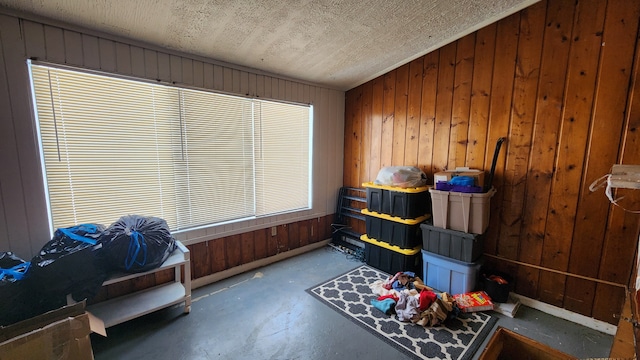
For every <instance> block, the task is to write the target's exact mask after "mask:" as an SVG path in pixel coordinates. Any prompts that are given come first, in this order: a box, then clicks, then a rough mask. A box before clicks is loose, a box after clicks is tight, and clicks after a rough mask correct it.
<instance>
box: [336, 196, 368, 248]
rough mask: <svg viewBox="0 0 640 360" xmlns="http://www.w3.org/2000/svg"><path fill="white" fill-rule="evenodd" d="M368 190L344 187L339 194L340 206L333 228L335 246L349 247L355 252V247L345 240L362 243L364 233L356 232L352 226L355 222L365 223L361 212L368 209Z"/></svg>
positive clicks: (338, 205)
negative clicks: (354, 220) (361, 237)
mask: <svg viewBox="0 0 640 360" xmlns="http://www.w3.org/2000/svg"><path fill="white" fill-rule="evenodd" d="M366 204H367V190H366V189H361V188H354V187H346V186H343V187H341V188H340V191H339V192H338V204H337V207H336V213H335V218H334V221H333V223H332V224H331V228H332V231H333V237H332V241H333V243H334V244H337V245H342V246H346V247H349V248H351V249H353V250H355V249H354V247H355V245H353V244H352V243H350V242H349V241H345V239H353V240H356V241H358V242H360V236H361V235H362V233H360V232H358V231H356V230H355V229H353V227H352V226H351V223H352V221H353V220H349V219H356V220H361V221H365V217H364V215H362V213H360V210H362V209H363V208H365V207H366Z"/></svg>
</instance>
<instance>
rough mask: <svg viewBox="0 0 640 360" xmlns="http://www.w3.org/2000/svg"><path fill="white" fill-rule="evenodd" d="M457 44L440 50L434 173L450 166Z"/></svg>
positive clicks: (434, 137)
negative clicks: (450, 136)
mask: <svg viewBox="0 0 640 360" xmlns="http://www.w3.org/2000/svg"><path fill="white" fill-rule="evenodd" d="M456 47H457V42H453V43H451V44H449V45H445V46H443V47H442V48H441V49H440V61H439V66H438V90H437V94H436V118H435V129H434V134H433V172H434V173H435V172H438V171H442V170H447V166H448V165H449V140H450V138H449V135H450V133H451V107H452V106H453V80H454V76H455V63H456Z"/></svg>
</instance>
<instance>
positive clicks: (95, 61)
mask: <svg viewBox="0 0 640 360" xmlns="http://www.w3.org/2000/svg"><path fill="white" fill-rule="evenodd" d="M47 57H48V56H47ZM82 57H83V63H84V66H85V67H87V68H89V69H100V46H99V45H98V38H97V37H95V36H91V35H87V34H82Z"/></svg>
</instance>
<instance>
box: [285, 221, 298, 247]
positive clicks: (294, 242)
mask: <svg viewBox="0 0 640 360" xmlns="http://www.w3.org/2000/svg"><path fill="white" fill-rule="evenodd" d="M299 236H300V226H299V225H298V223H297V222H293V223H291V224H288V225H287V244H288V250H293V249H297V248H299V247H300V238H299Z"/></svg>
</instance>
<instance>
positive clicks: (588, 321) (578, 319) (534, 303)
mask: <svg viewBox="0 0 640 360" xmlns="http://www.w3.org/2000/svg"><path fill="white" fill-rule="evenodd" d="M511 295H513V296H514V297H517V298H518V299H519V300H520V303H521V304H522V305H524V306H528V307H530V308H533V309H536V310H540V311H542V312H544V313H547V314H549V315H553V316H555V317H558V318H561V319H565V320H568V321H571V322H574V323H577V324H580V325H583V326H586V327H588V328H591V329H594V330H597V331H600V332H603V333H605V334H609V335H615V334H616V329H617V328H618V327H617V326H615V325H612V324H609V323H607V322H604V321H602V320H598V319H594V318H591V317H587V316H584V315H580V314H578V313H574V312H572V311H569V310H567V309H563V308H559V307H557V306H553V305H550V304H547V303H544V302H542V301H538V300H534V299H531V298H528V297H526V296H522V295H518V294H516V293H511Z"/></svg>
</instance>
